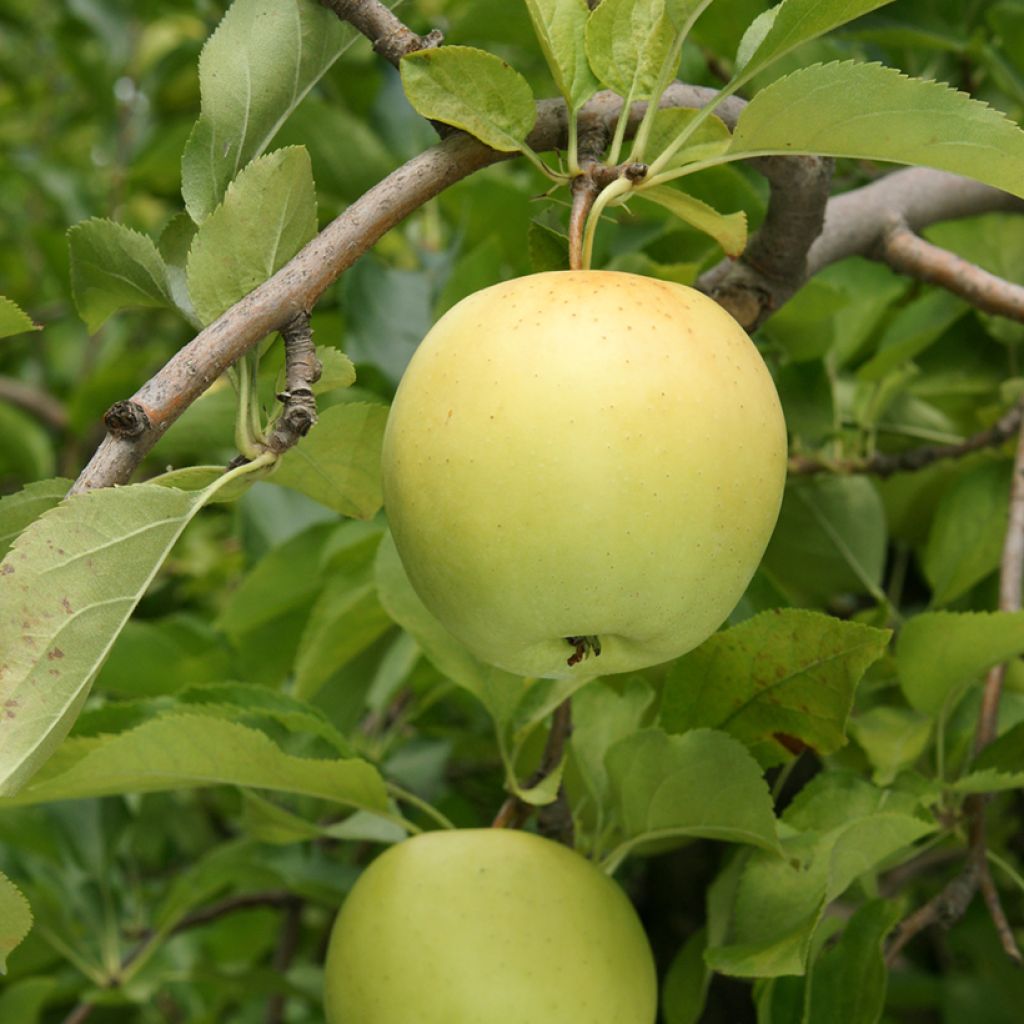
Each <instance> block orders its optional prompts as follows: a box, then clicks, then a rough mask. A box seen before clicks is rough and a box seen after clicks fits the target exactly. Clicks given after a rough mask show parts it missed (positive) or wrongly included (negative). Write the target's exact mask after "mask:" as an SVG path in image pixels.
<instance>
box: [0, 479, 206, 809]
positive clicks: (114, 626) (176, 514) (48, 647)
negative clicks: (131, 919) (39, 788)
mask: <svg viewBox="0 0 1024 1024" xmlns="http://www.w3.org/2000/svg"><path fill="white" fill-rule="evenodd" d="M206 497H207V495H206V493H205V492H197V493H189V492H184V491H177V490H173V489H171V488H168V487H159V486H157V485H155V484H135V485H133V486H131V487H118V488H113V487H112V488H106V489H103V490H97V491H91V492H89V493H86V494H82V495H78V496H76V497H74V498H71V499H69V500H68V501H66V502H64V503H63V504H62V505H60V506H58V507H57V508H55V509H53V510H51V511H50V512H48V513H46V514H45V515H44V516H43V517H42V518H41V519H39V520H37V521H36V522H35V523H33V524H32V526H30V527H29V528H28V529H27V530H25V532H24V533H22V535H21V536H20V537H19V538H18V540H17V541H16V542H15V544H14V546H13V548H12V549H11V550H10V552H8V554H7V556H6V558H4V560H3V562H2V563H0V606H2V609H3V614H2V615H0V652H2V653H0V658H2V661H0V707H2V708H3V710H4V717H3V719H2V720H0V730H2V733H0V735H2V737H3V743H2V744H0V793H2V794H10V793H14V792H17V790H18V789H19V788H20V787H21V786H22V785H23V784H24V783H25V781H26V780H27V779H28V778H29V777H30V776H31V775H32V773H33V772H34V771H35V770H36V769H38V768H39V766H40V765H41V764H42V763H43V762H44V761H45V760H46V759H47V757H49V755H50V754H51V753H52V751H53V750H54V749H55V748H56V747H57V745H58V744H59V743H60V741H61V740H62V739H63V738H64V736H65V735H66V734H67V732H68V730H69V729H70V728H71V726H72V724H73V723H74V720H75V718H76V717H77V715H78V712H79V710H80V709H81V707H82V704H83V702H84V701H85V698H86V696H87V695H88V693H89V687H90V685H91V684H92V681H93V678H94V677H95V675H96V672H97V671H98V670H99V667H100V665H101V664H102V663H103V660H104V659H105V658H106V656H107V653H108V652H109V650H110V647H111V644H113V642H114V639H115V638H116V637H117V635H118V633H119V632H120V631H121V629H122V628H123V627H124V624H125V622H126V621H127V619H128V616H129V615H130V614H131V612H132V610H133V609H134V607H135V605H136V604H137V602H138V601H139V599H140V598H141V597H142V595H143V593H144V592H145V590H146V588H147V587H148V586H149V584H150V582H151V581H152V579H153V577H154V576H155V575H156V572H157V570H158V569H159V568H160V566H161V564H162V563H163V561H164V559H165V558H166V557H167V553H168V552H169V551H170V549H171V547H172V545H173V544H174V542H175V541H176V540H177V539H178V537H180V536H181V533H182V531H183V530H184V529H185V526H186V525H187V524H188V522H189V521H190V520H191V519H192V517H193V516H194V515H195V514H196V512H198V511H199V509H200V508H201V507H202V505H203V503H204V501H205V500H206Z"/></svg>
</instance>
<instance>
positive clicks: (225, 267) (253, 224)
mask: <svg viewBox="0 0 1024 1024" xmlns="http://www.w3.org/2000/svg"><path fill="white" fill-rule="evenodd" d="M316 229H317V222H316V190H315V188H314V186H313V170H312V167H311V166H310V163H309V154H308V153H307V152H306V150H305V149H304V148H302V147H299V146H293V147H290V148H288V149H279V150H277V151H276V152H274V153H269V154H267V155H266V156H262V157H259V158H258V159H256V160H254V161H253V162H252V163H251V164H249V165H248V166H247V167H246V168H245V170H243V171H242V172H241V173H240V174H239V175H238V177H237V178H235V180H234V181H232V182H231V183H230V184H229V185H228V188H227V192H226V194H225V196H224V201H223V203H221V205H220V206H218V207H217V209H216V210H214V211H213V212H212V213H211V214H210V215H209V217H207V218H206V220H205V221H204V222H203V224H202V226H201V227H200V228H199V230H198V231H197V232H196V237H195V240H194V241H193V242H192V248H191V249H190V250H189V254H188V264H187V267H186V275H187V277H188V290H189V294H190V295H191V297H192V302H193V304H194V306H195V309H196V313H197V315H198V316H199V319H200V321H201V322H202V323H204V324H208V323H210V322H211V321H212V320H216V319H217V317H218V316H220V314H221V313H223V312H224V310H226V309H228V308H229V307H230V306H233V305H234V304H235V303H236V302H237V301H238V300H239V299H240V298H242V296H244V295H248V294H249V292H251V291H252V290H253V289H254V288H255V287H256V286H257V285H260V284H262V283H263V282H264V281H266V280H267V278H269V277H270V276H271V275H272V274H273V273H274V272H275V271H277V270H280V269H281V267H283V266H284V265H285V263H287V262H288V260H290V259H291V258H292V257H293V256H294V255H295V254H296V253H297V252H298V251H299V250H300V249H301V248H302V247H303V246H304V245H305V244H306V243H307V242H308V241H309V240H310V239H311V238H312V237H313V236H314V235H315V234H316Z"/></svg>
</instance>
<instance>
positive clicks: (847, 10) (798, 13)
mask: <svg viewBox="0 0 1024 1024" xmlns="http://www.w3.org/2000/svg"><path fill="white" fill-rule="evenodd" d="M889 3H892V0H785V2H784V3H780V4H776V6H775V7H773V8H771V9H770V10H767V11H765V12H764V13H763V14H760V15H758V16H757V17H756V18H755V19H754V20H753V22H751V24H750V26H749V27H748V28H747V31H746V32H745V33H744V35H743V38H742V39H741V40H740V45H739V47H738V50H737V54H736V61H737V65H738V68H737V71H738V72H740V73H739V74H738V75H737V78H736V79H734V80H733V82H734V83H735V84H736V85H739V84H740V83H742V82H746V81H749V80H750V79H751V78H753V76H754V75H756V74H757V73H758V72H759V71H761V70H763V69H764V68H766V67H768V66H769V65H770V64H773V63H774V62H775V61H777V60H778V59H779V58H780V57H784V56H785V55H786V54H787V53H789V52H790V51H791V50H794V49H795V48H796V47H798V46H799V45H800V44H801V43H806V42H809V41H810V40H812V39H817V38H818V37H819V36H823V35H825V33H826V32H831V31H832V29H834V28H838V27H839V26H840V25H845V24H846V23H847V22H848V21H853V19H854V18H859V17H860V16H861V15H862V14H867V13H868V12H869V11H874V10H877V9H878V8H879V7H885V5H886V4H889ZM730 85H733V83H730Z"/></svg>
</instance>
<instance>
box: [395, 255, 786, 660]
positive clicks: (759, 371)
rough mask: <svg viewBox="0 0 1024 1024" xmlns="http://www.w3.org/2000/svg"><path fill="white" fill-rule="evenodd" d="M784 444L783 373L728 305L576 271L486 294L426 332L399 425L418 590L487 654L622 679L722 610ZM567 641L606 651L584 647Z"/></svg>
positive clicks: (751, 547)
mask: <svg viewBox="0 0 1024 1024" xmlns="http://www.w3.org/2000/svg"><path fill="white" fill-rule="evenodd" d="M786 454H787V445H786V427H785V421H784V419H783V415H782V409H781V406H780V404H779V400H778V395H777V393H776V390H775V386H774V383H773V381H772V378H771V375H770V373H769V372H768V369H767V367H766V366H765V364H764V361H763V360H762V359H761V356H760V354H759V353H758V352H757V349H756V348H755V347H754V345H753V343H752V342H751V341H750V339H749V338H748V337H747V334H746V332H745V331H744V330H743V329H742V328H741V327H740V326H739V325H738V324H737V323H736V321H735V320H733V319H732V317H730V316H729V314H728V313H726V312H725V311H724V310H723V309H722V308H721V307H720V306H719V305H718V304H717V303H716V302H714V301H713V300H712V299H710V298H708V297H707V296H705V295H703V294H701V293H700V292H698V291H696V290H694V289H692V288H687V287H685V286H683V285H678V284H672V283H668V282H664V281H658V280H654V279H652V278H647V277H641V276H638V275H635V274H625V273H618V272H614V271H556V272H551V273H543V274H535V275H532V276H529V277H522V278H517V279H514V280H511V281H506V282H504V283H502V284H498V285H494V286H492V287H490V288H485V289H484V290H482V291H479V292H476V293H475V294H473V295H470V296H469V297H468V298H466V299H463V300H462V301H461V302H459V303H458V304H457V305H456V306H454V307H453V308H452V309H451V310H449V311H448V312H447V313H446V314H445V315H444V316H443V317H442V318H441V319H440V320H439V321H438V323H437V324H436V325H435V326H434V328H433V329H432V330H431V331H430V332H429V334H428V335H427V336H426V338H424V340H423V342H422V343H421V344H420V346H419V348H418V349H417V350H416V352H415V354H414V355H413V358H412V360H411V362H410V364H409V366H408V368H407V370H406V372H405V375H404V377H403V379H402V381H401V384H400V386H399V388H398V392H397V394H396V396H395V400H394V403H393V405H392V408H391V413H390V416H389V419H388V425H387V429H386V432H385V436H384V448H383V461H382V482H383V490H384V503H385V508H386V509H387V515H388V521H389V523H390V526H391V530H392V533H393V535H394V539H395V544H396V547H397V548H398V552H399V555H400V556H401V559H402V563H403V565H404V566H405V569H406V572H407V573H408V575H409V579H410V581H411V583H412V585H413V588H414V589H415V590H416V592H417V594H418V595H419V597H420V598H421V600H422V601H423V602H424V604H425V605H426V606H427V607H428V608H429V609H430V611H431V612H433V614H434V615H435V616H436V617H437V618H438V619H439V620H440V621H441V623H442V624H443V625H444V626H445V627H446V628H447V629H448V630H449V632H451V633H452V634H454V635H455V636H456V637H457V638H458V639H459V640H461V641H462V642H463V643H464V644H465V645H466V646H467V647H469V649H470V650H471V651H472V652H473V653H474V654H476V655H477V656H478V657H479V658H481V659H482V660H484V661H486V662H489V663H490V664H493V665H497V666H498V667H500V668H503V669H506V670H508V671H510V672H514V673H518V674H520V675H524V676H539V677H550V678H563V677H567V676H570V675H579V676H581V677H586V676H593V675H598V674H602V675H606V674H610V673H615V672H626V671H632V670H635V669H639V668H643V667H646V666H648V665H654V664H657V663H660V662H663V661H668V660H669V659H672V658H675V657H678V656H679V655H680V654H683V653H685V652H686V651H689V650H691V649H692V648H694V647H696V646H697V645H698V644H700V643H701V642H702V641H704V640H705V639H706V638H707V637H708V636H710V635H711V634H712V633H713V632H714V631H715V630H716V629H717V628H718V627H719V626H720V625H721V623H722V622H723V621H724V620H725V618H726V617H727V616H728V615H729V613H730V612H731V611H732V609H733V608H734V607H735V606H736V603H737V602H738V601H739V599H740V597H741V596H742V595H743V592H744V590H745V589H746V586H747V584H748V583H749V581H750V578H751V576H752V575H753V573H754V570H755V569H756V568H757V565H758V563H759V562H760V560H761V557H762V555H763V554H764V550H765V547H766V546H767V544H768V540H769V538H770V536H771V532H772V529H773V528H774V525H775V521H776V519H777V517H778V512H779V506H780V504H781V501H782V491H783V486H784V483H785V476H786ZM569 637H573V638H577V637H596V638H597V639H598V642H599V643H600V648H601V653H600V656H599V657H595V656H586V657H583V658H582V659H578V660H576V659H573V657H572V656H573V654H574V645H573V643H572V642H569V641H568V640H567V638H569ZM571 660H576V664H575V665H570V664H569V662H570V661H571Z"/></svg>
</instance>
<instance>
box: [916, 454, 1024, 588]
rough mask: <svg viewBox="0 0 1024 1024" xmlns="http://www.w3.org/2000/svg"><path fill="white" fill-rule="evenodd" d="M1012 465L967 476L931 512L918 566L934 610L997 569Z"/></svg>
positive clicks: (997, 464) (1002, 463)
mask: <svg viewBox="0 0 1024 1024" xmlns="http://www.w3.org/2000/svg"><path fill="white" fill-rule="evenodd" d="M1010 469H1011V468H1010V463H1009V461H1007V460H999V461H994V462H991V461H990V462H985V463H983V464H982V465H980V466H975V467H974V468H973V469H971V470H969V471H967V472H965V473H964V474H963V476H961V477H960V479H959V480H957V481H956V483H954V484H953V485H952V487H950V488H949V490H947V491H946V493H945V494H944V495H943V496H942V498H941V499H940V500H939V503H938V507H937V508H936V510H935V518H934V520H933V521H932V528H931V530H930V531H929V532H928V542H927V544H926V545H925V549H924V553H923V555H922V557H921V563H922V566H923V568H924V574H925V576H926V577H927V579H928V582H929V583H930V584H931V588H932V604H934V605H943V604H948V603H949V602H950V601H954V600H956V598H958V597H960V596H961V595H962V594H964V593H966V592H967V591H968V590H970V588H971V587H973V586H974V585H975V584H976V583H978V582H979V581H980V580H983V579H984V578H985V577H986V576H988V575H989V573H991V572H994V571H995V570H996V569H997V568H998V567H999V559H1000V557H1001V556H1002V551H1003V536H1004V535H1005V533H1006V523H1007V517H1008V515H1009V511H1008V510H1009V499H1010V475H1011V471H1010Z"/></svg>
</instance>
